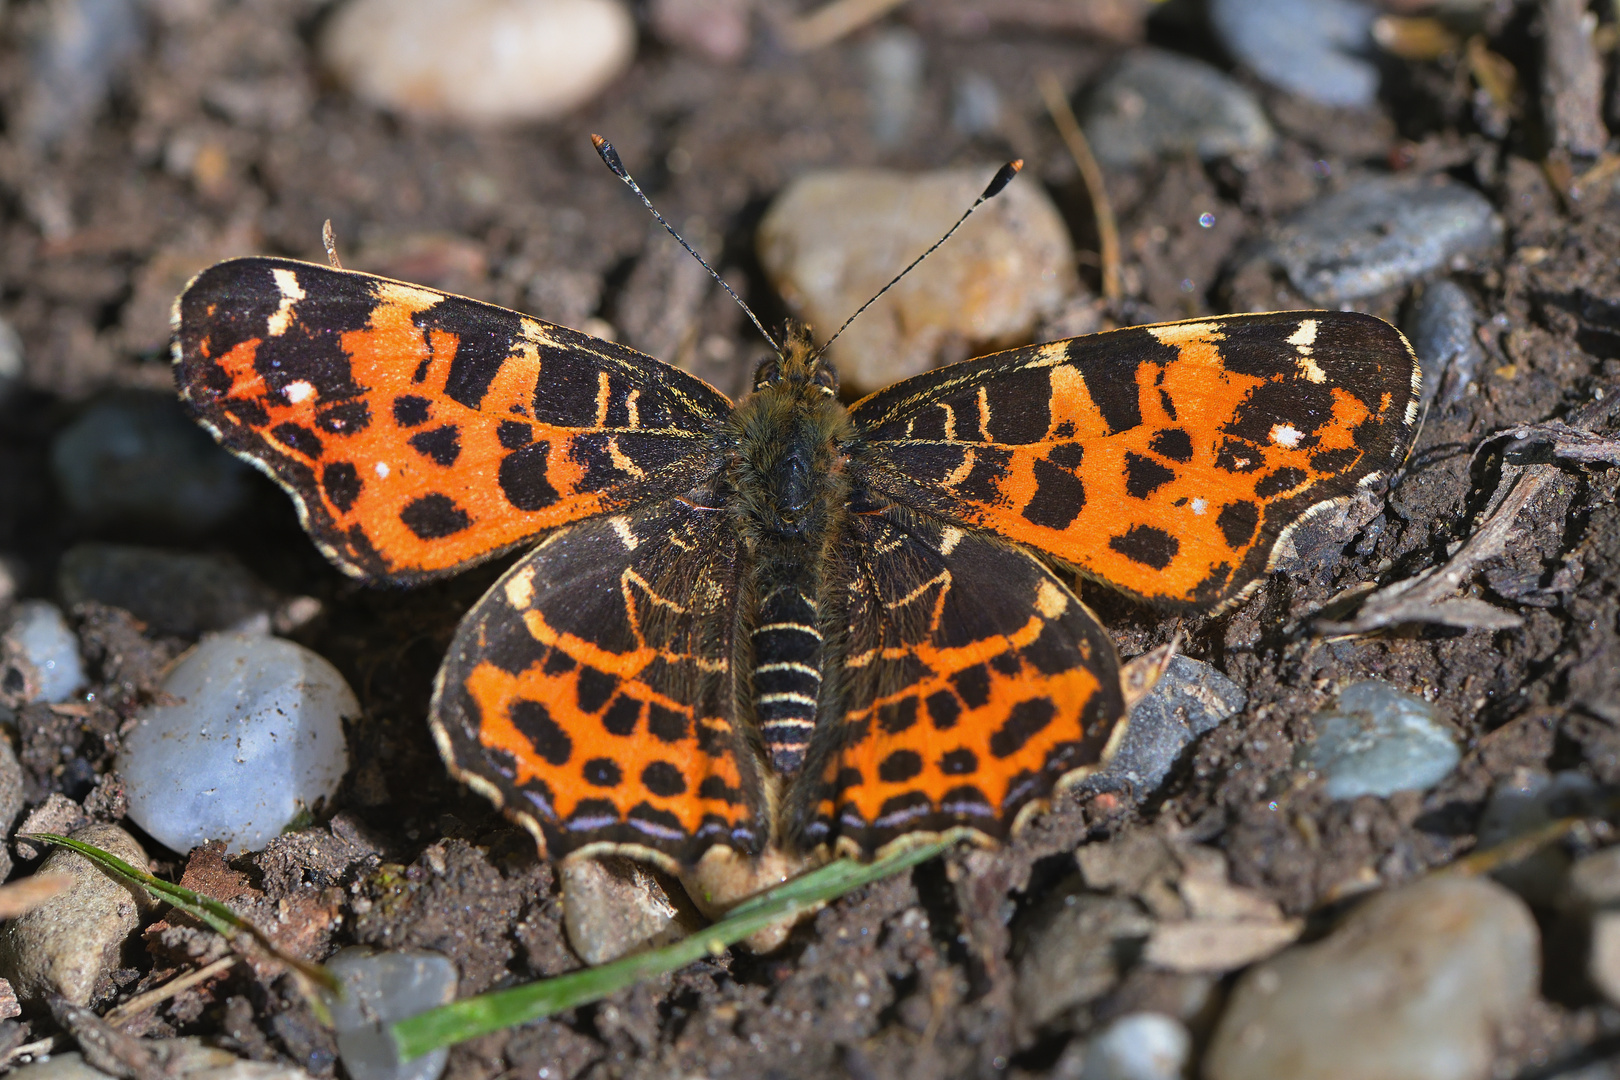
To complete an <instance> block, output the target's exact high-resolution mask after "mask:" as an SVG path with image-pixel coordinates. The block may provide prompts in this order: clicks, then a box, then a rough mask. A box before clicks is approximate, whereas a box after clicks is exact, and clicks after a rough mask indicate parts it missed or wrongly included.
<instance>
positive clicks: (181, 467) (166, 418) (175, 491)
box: [51, 392, 248, 535]
mask: <svg viewBox="0 0 1620 1080" xmlns="http://www.w3.org/2000/svg"><path fill="white" fill-rule="evenodd" d="M51 473H52V475H53V477H54V478H55V480H56V485H57V488H58V490H59V491H60V492H61V494H62V499H63V501H65V502H66V503H67V505H68V508H69V509H70V510H72V511H73V512H74V514H76V515H77V516H78V517H79V518H80V519H81V520H82V521H84V522H85V523H87V524H91V525H102V524H107V523H111V522H118V523H133V524H137V525H142V526H146V527H156V528H161V529H163V530H164V531H166V532H169V533H173V534H176V535H191V534H195V533H200V532H204V531H206V530H208V529H210V528H212V527H214V526H215V525H218V524H219V523H220V522H222V521H224V520H225V519H226V518H228V517H230V516H231V515H232V514H233V513H235V512H236V510H237V508H238V507H239V506H241V505H242V503H243V502H244V501H245V500H246V498H247V494H248V467H247V465H245V464H243V463H242V462H240V461H237V460H236V459H235V458H233V457H231V456H230V455H229V454H227V453H226V452H225V451H223V450H221V449H220V448H219V447H218V446H217V445H215V443H214V440H213V439H211V438H209V437H208V433H207V432H205V431H203V429H202V428H200V427H198V426H197V425H196V424H194V423H193V422H192V421H191V420H190V419H189V418H188V417H187V416H186V415H185V413H184V412H182V411H181V408H180V405H179V403H178V402H176V401H175V400H174V396H173V395H172V394H148V393H136V392H129V393H120V394H114V395H112V396H109V397H106V398H103V399H101V400H100V401H98V402H96V403H95V404H93V405H91V406H90V407H89V408H88V409H86V410H85V411H84V413H83V414H82V415H81V416H80V417H79V418H78V419H77V420H76V421H74V422H73V423H72V424H70V425H68V426H67V427H66V428H64V429H63V430H62V431H61V432H60V433H58V435H57V436H56V439H55V441H54V442H53V443H52V444H51Z"/></svg>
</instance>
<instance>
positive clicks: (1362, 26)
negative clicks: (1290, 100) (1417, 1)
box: [1208, 0, 1378, 108]
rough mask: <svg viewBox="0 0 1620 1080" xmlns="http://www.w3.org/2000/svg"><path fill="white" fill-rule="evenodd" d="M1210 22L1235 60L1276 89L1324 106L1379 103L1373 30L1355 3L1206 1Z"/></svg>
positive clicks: (1369, 15) (1364, 7) (1364, 9)
mask: <svg viewBox="0 0 1620 1080" xmlns="http://www.w3.org/2000/svg"><path fill="white" fill-rule="evenodd" d="M1208 10H1209V21H1210V24H1211V25H1212V26H1213V27H1214V29H1215V33H1216V35H1217V36H1218V37H1219V38H1220V39H1221V44H1222V45H1225V46H1226V49H1227V51H1228V52H1230V53H1231V54H1232V56H1233V58H1234V59H1236V60H1237V61H1238V62H1239V63H1241V64H1243V65H1244V66H1245V67H1248V68H1249V69H1250V70H1252V71H1253V72H1254V73H1255V74H1256V75H1258V76H1260V77H1261V78H1262V79H1264V80H1265V81H1266V82H1268V83H1270V84H1271V85H1272V86H1275V87H1277V88H1278V89H1279V90H1287V91H1289V92H1290V93H1294V94H1299V95H1300V96H1302V97H1305V98H1309V99H1310V100H1311V101H1315V102H1317V103H1319V104H1322V105H1337V106H1348V107H1355V108H1366V107H1367V106H1370V105H1372V104H1373V103H1374V102H1375V101H1376V100H1377V98H1378V68H1377V67H1376V66H1375V65H1374V64H1373V63H1371V62H1370V60H1369V59H1368V57H1369V56H1370V55H1371V53H1372V51H1373V40H1372V25H1373V19H1374V18H1375V17H1376V16H1377V14H1378V12H1377V10H1376V9H1375V8H1373V7H1372V6H1371V5H1368V4H1361V3H1355V2H1353V0H1210V2H1209V8H1208Z"/></svg>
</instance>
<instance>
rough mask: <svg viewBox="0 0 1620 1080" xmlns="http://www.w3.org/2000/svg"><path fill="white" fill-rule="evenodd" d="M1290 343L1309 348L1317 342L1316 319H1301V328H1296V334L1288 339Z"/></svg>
mask: <svg viewBox="0 0 1620 1080" xmlns="http://www.w3.org/2000/svg"><path fill="white" fill-rule="evenodd" d="M1288 344H1290V345H1294V346H1297V347H1299V348H1301V349H1308V348H1310V347H1311V346H1312V345H1314V344H1316V320H1315V319H1301V320H1300V321H1299V329H1298V330H1295V331H1294V336H1293V337H1291V338H1289V339H1288Z"/></svg>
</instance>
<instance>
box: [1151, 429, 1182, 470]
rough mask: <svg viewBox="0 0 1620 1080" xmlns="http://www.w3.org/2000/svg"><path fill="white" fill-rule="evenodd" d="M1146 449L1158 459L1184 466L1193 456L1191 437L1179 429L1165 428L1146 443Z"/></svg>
mask: <svg viewBox="0 0 1620 1080" xmlns="http://www.w3.org/2000/svg"><path fill="white" fill-rule="evenodd" d="M1148 449H1149V450H1152V451H1153V452H1154V453H1155V454H1158V455H1159V456H1160V457H1167V458H1169V459H1170V460H1171V461H1179V462H1181V463H1183V464H1186V463H1187V462H1189V461H1191V460H1192V456H1193V444H1192V436H1190V435H1188V434H1187V433H1186V432H1185V431H1182V430H1181V429H1180V428H1165V429H1164V430H1163V431H1161V432H1159V433H1158V434H1157V435H1155V436H1153V441H1152V442H1150V443H1148Z"/></svg>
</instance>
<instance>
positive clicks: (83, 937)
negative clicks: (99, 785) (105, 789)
mask: <svg viewBox="0 0 1620 1080" xmlns="http://www.w3.org/2000/svg"><path fill="white" fill-rule="evenodd" d="M72 837H73V839H75V840H82V841H84V842H85V843H87V844H93V845H95V846H96V847H99V848H102V849H103V850H105V851H108V852H111V853H112V854H114V855H116V856H118V857H119V858H120V859H123V860H124V861H125V862H127V863H129V864H130V865H132V866H136V867H139V868H140V869H143V870H144V869H145V868H146V852H145V851H144V850H143V849H142V848H141V846H140V844H138V843H136V842H135V838H134V837H132V836H130V835H129V833H127V832H125V831H124V830H123V829H120V828H119V827H118V826H116V825H86V826H85V827H84V828H82V829H79V830H77V831H76V832H74V833H73V834H72ZM38 872H39V873H41V874H66V875H68V876H69V877H71V878H73V879H74V883H73V885H72V886H71V887H70V888H69V889H68V890H67V891H66V892H63V893H61V894H59V895H57V896H55V897H52V898H51V899H50V900H47V901H46V902H45V903H43V904H41V905H40V906H39V907H37V908H35V909H34V910H33V911H30V912H28V913H27V914H26V915H23V916H21V917H20V918H18V919H16V920H14V921H12V922H9V923H6V924H5V925H4V926H0V977H4V978H5V979H7V980H9V981H10V983H11V985H12V988H13V989H14V990H16V992H17V999H18V1000H19V1001H21V1002H22V1003H23V1004H24V1005H30V1004H38V1003H39V1002H40V1001H41V1000H42V999H43V998H44V996H45V995H46V994H60V995H61V996H62V997H64V998H66V999H67V1000H68V1001H70V1002H72V1003H73V1004H75V1005H84V1004H87V1003H88V1002H89V1001H90V999H91V997H92V996H93V995H94V994H95V992H96V985H97V983H98V982H100V981H101V979H102V978H103V977H105V976H106V975H107V974H108V973H110V972H111V971H112V970H113V969H114V968H116V967H118V965H119V956H120V953H121V952H122V950H123V947H124V943H125V942H126V941H127V940H128V939H129V936H130V935H131V934H132V933H134V932H135V929H136V927H138V926H139V925H140V917H141V913H142V912H145V911H150V910H152V909H153V907H155V903H154V902H153V901H152V899H151V898H150V897H148V896H147V894H146V892H145V891H144V890H142V889H140V888H138V887H136V886H133V885H126V884H124V883H123V882H122V881H119V880H117V879H115V878H113V877H112V876H111V875H110V874H108V873H107V872H106V871H105V870H102V869H101V868H100V867H98V866H96V865H95V864H94V863H92V862H91V861H90V860H89V859H87V858H85V857H84V856H83V855H80V854H79V853H78V852H76V851H69V850H67V849H65V848H58V849H56V850H54V851H52V852H51V853H50V854H49V855H47V856H46V857H45V861H44V862H43V863H41V864H40V867H39V871H38Z"/></svg>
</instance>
